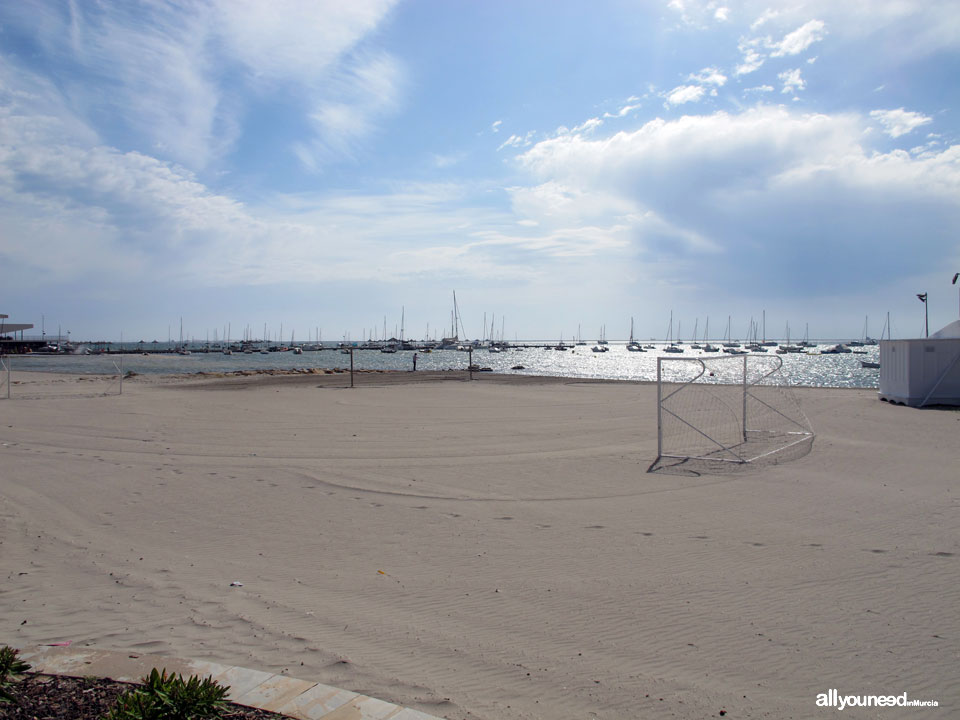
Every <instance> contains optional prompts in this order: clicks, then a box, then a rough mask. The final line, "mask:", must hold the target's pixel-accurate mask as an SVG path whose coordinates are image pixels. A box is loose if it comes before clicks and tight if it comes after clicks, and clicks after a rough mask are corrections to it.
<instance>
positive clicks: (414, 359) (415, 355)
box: [413, 353, 417, 372]
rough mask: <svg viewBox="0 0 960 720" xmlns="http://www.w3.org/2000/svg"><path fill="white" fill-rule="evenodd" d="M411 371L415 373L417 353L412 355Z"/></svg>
mask: <svg viewBox="0 0 960 720" xmlns="http://www.w3.org/2000/svg"><path fill="white" fill-rule="evenodd" d="M413 371H414V372H416V371H417V353H414V354H413Z"/></svg>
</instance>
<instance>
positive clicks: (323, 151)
mask: <svg viewBox="0 0 960 720" xmlns="http://www.w3.org/2000/svg"><path fill="white" fill-rule="evenodd" d="M338 74H339V76H340V77H338V79H337V80H338V82H337V85H338V88H337V90H336V91H335V92H333V93H331V99H323V100H321V101H319V102H318V103H317V104H316V105H315V106H314V107H313V109H312V112H311V113H310V115H309V120H310V121H311V123H312V125H313V127H314V128H315V130H316V132H315V135H314V137H312V138H310V139H308V140H306V141H303V142H299V143H296V144H295V146H294V149H295V151H296V152H297V154H298V156H299V157H300V160H301V162H303V163H304V165H306V166H307V167H308V168H310V169H313V170H317V169H319V168H320V167H321V166H322V165H323V163H324V162H325V161H327V160H329V159H330V158H332V157H335V156H349V155H350V154H351V153H352V151H353V149H354V147H356V144H357V143H358V142H359V141H360V140H362V139H363V138H365V137H366V136H368V135H370V134H371V133H372V132H374V130H375V129H376V126H377V122H378V121H379V120H380V119H381V118H383V117H384V116H385V115H387V114H388V113H390V112H392V111H393V110H394V109H395V107H396V106H397V104H398V102H399V94H400V87H401V86H402V83H403V77H402V72H401V71H400V68H399V66H398V65H397V64H396V63H395V62H393V59H392V58H391V57H390V56H389V55H386V54H383V53H379V54H375V55H368V56H361V57H358V58H357V59H356V60H354V61H351V62H350V63H348V64H345V65H344V66H343V67H342V68H340V69H339V71H338ZM333 98H335V99H333Z"/></svg>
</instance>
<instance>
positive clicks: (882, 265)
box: [0, 0, 960, 341]
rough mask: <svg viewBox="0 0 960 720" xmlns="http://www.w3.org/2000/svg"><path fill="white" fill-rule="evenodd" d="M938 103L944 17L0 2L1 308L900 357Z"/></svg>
mask: <svg viewBox="0 0 960 720" xmlns="http://www.w3.org/2000/svg"><path fill="white" fill-rule="evenodd" d="M958 77H960V7H958V6H957V4H956V1H955V0H845V1H844V2H836V0H811V1H810V2H786V1H785V2H771V1H770V0H767V1H765V2H753V1H752V0H743V1H742V2H734V1H732V0H731V1H730V2H723V1H720V0H716V1H714V0H710V1H706V0H662V1H660V2H654V1H652V0H650V1H647V0H633V1H632V2H631V1H627V0H595V1H594V2H590V3H584V2H579V1H572V0H551V2H546V1H545V0H536V1H534V0H511V1H510V2H507V1H506V0H489V1H487V2H454V1H451V0H409V1H404V0H352V1H351V2H349V3H345V2H341V1H340V0H330V1H326V0H302V1H301V0H271V2H265V1H264V2H256V1H255V0H207V1H202V0H195V1H191V2H163V1H161V0H154V1H151V2H136V1H135V0H122V1H120V0H118V1H116V2H111V1H110V0H73V1H72V2H71V1H68V0H57V1H55V2H54V1H50V2H44V1H43V0H31V2H10V3H2V4H0V273H2V274H0V313H6V314H8V315H9V316H10V320H11V321H16V322H30V323H34V324H35V325H36V327H37V328H38V330H39V329H40V327H41V324H42V325H43V327H44V328H45V330H46V332H47V333H48V334H50V333H51V332H56V329H57V328H60V330H61V331H62V332H66V331H67V330H69V331H70V332H71V337H72V338H73V339H90V340H96V339H106V340H117V339H119V338H120V336H121V333H122V334H123V337H124V338H126V339H129V340H138V339H144V340H147V341H149V340H151V339H160V340H165V339H167V337H169V336H173V337H176V336H177V335H178V334H179V329H180V323H181V320H182V323H183V328H184V335H185V337H191V338H197V339H203V338H205V337H211V338H212V337H213V336H214V334H215V333H216V334H219V335H220V336H221V337H222V335H223V333H224V329H225V328H229V331H230V335H231V337H233V338H239V337H241V336H242V335H243V334H249V335H252V336H254V337H257V338H259V337H261V336H262V335H263V334H264V328H266V333H267V335H268V336H269V337H270V338H276V337H277V336H278V334H279V333H280V328H281V326H282V327H283V337H284V339H286V338H288V337H289V336H290V335H291V334H292V333H295V337H296V339H298V340H307V339H308V338H313V337H316V336H317V335H318V334H319V335H321V336H322V338H323V339H324V340H339V339H342V338H344V337H349V338H350V339H352V340H360V339H363V338H364V337H368V336H375V337H381V336H382V335H383V332H384V327H386V330H387V334H388V335H394V334H395V333H396V332H397V331H398V329H399V328H400V325H401V322H402V323H403V329H404V333H405V336H406V337H413V338H420V337H424V336H425V335H427V334H428V333H429V335H430V336H434V335H436V336H443V335H446V334H449V331H450V316H451V310H452V306H453V292H454V291H455V292H456V294H457V301H458V306H459V310H460V315H461V317H462V321H463V326H462V328H461V329H460V330H459V334H460V337H461V338H464V337H467V338H478V337H484V336H486V335H489V326H490V325H491V324H493V325H494V327H495V329H496V332H497V333H498V334H499V333H500V332H501V328H502V331H503V335H504V336H505V338H506V339H509V340H513V339H514V338H520V339H557V338H559V337H561V335H562V336H563V337H565V338H567V339H570V338H572V337H573V336H574V335H575V334H576V333H577V332H580V333H581V334H582V336H583V337H584V339H591V340H592V339H595V337H596V336H598V334H599V333H600V331H601V329H602V328H604V327H605V328H606V335H607V337H609V338H611V339H622V338H626V337H627V336H628V334H629V332H630V323H631V318H633V320H634V322H635V327H636V334H637V336H638V337H641V338H648V337H656V338H664V337H665V336H666V334H667V331H668V326H669V323H670V317H671V313H672V316H673V318H674V323H675V328H674V334H678V333H679V334H680V335H681V337H684V338H685V337H689V336H690V335H691V334H692V332H693V330H694V327H695V324H696V327H697V328H698V333H699V334H701V335H702V333H703V330H704V327H705V325H706V323H707V322H709V329H710V335H711V337H718V338H719V337H722V336H723V334H724V333H725V330H726V326H727V323H728V319H729V322H730V323H731V329H732V330H731V334H732V335H733V336H735V337H736V336H740V337H743V336H745V335H746V333H747V330H748V328H749V325H750V322H751V318H752V319H754V320H755V321H757V322H760V321H761V318H764V317H765V319H766V335H767V337H782V336H784V335H785V333H786V332H787V328H788V326H789V328H790V332H791V333H792V335H793V337H794V338H796V337H800V336H802V335H803V334H804V332H805V331H806V330H807V328H809V334H810V337H817V338H859V337H860V336H861V335H862V334H863V331H864V325H865V322H866V321H867V318H868V317H869V333H870V334H871V335H873V336H878V335H879V334H880V332H881V328H882V327H883V325H884V323H885V320H886V315H887V313H890V317H891V327H892V331H893V336H894V337H918V336H919V335H921V334H922V332H923V327H924V305H923V303H921V302H920V301H919V300H918V299H917V297H916V295H917V293H922V292H926V293H928V305H927V309H928V310H929V315H930V328H931V332H932V331H933V330H935V329H937V328H939V327H941V326H943V325H945V324H947V323H949V322H951V321H953V320H955V319H957V317H958V316H960V283H958V285H951V279H952V277H953V275H954V273H956V272H960V122H958V120H960V118H958V111H960V83H958V82H957V78H958ZM708 318H709V320H708ZM485 327H486V328H487V329H486V331H485Z"/></svg>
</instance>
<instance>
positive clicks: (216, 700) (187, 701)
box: [104, 668, 230, 720]
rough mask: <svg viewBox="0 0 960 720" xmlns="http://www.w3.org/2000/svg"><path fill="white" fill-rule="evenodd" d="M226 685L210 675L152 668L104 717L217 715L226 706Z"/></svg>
mask: <svg viewBox="0 0 960 720" xmlns="http://www.w3.org/2000/svg"><path fill="white" fill-rule="evenodd" d="M229 690H230V688H229V687H227V686H224V685H220V684H219V683H217V682H214V680H213V679H212V678H210V677H207V678H203V679H200V678H199V677H197V676H196V675H193V676H191V677H190V679H188V680H184V679H183V675H179V676H177V675H173V674H170V675H167V671H166V669H164V670H163V671H161V672H157V669H156V668H154V669H153V670H152V671H151V672H150V675H148V676H147V677H145V678H144V679H143V686H142V687H135V688H131V689H130V690H127V691H126V692H125V693H123V694H122V695H120V696H119V697H118V698H117V703H116V705H114V706H113V708H112V709H111V710H110V712H109V713H108V714H107V716H106V718H105V719H104V720H203V719H204V718H217V717H219V716H220V711H221V710H222V709H223V708H224V706H225V705H226V697H227V692H228V691H229Z"/></svg>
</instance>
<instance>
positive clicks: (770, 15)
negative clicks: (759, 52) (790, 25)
mask: <svg viewBox="0 0 960 720" xmlns="http://www.w3.org/2000/svg"><path fill="white" fill-rule="evenodd" d="M779 14H780V13H779V12H778V11H776V10H772V9H769V8H768V9H767V10H764V11H763V12H762V13H761V14H760V16H759V17H758V18H757V19H756V20H754V21H753V23H751V25H750V29H751V30H753V31H756V30H758V29H759V28H760V27H762V26H763V25H764V24H765V23H766V22H767V21H768V20H772V19H774V18H775V17H777V16H778V15H779Z"/></svg>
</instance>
